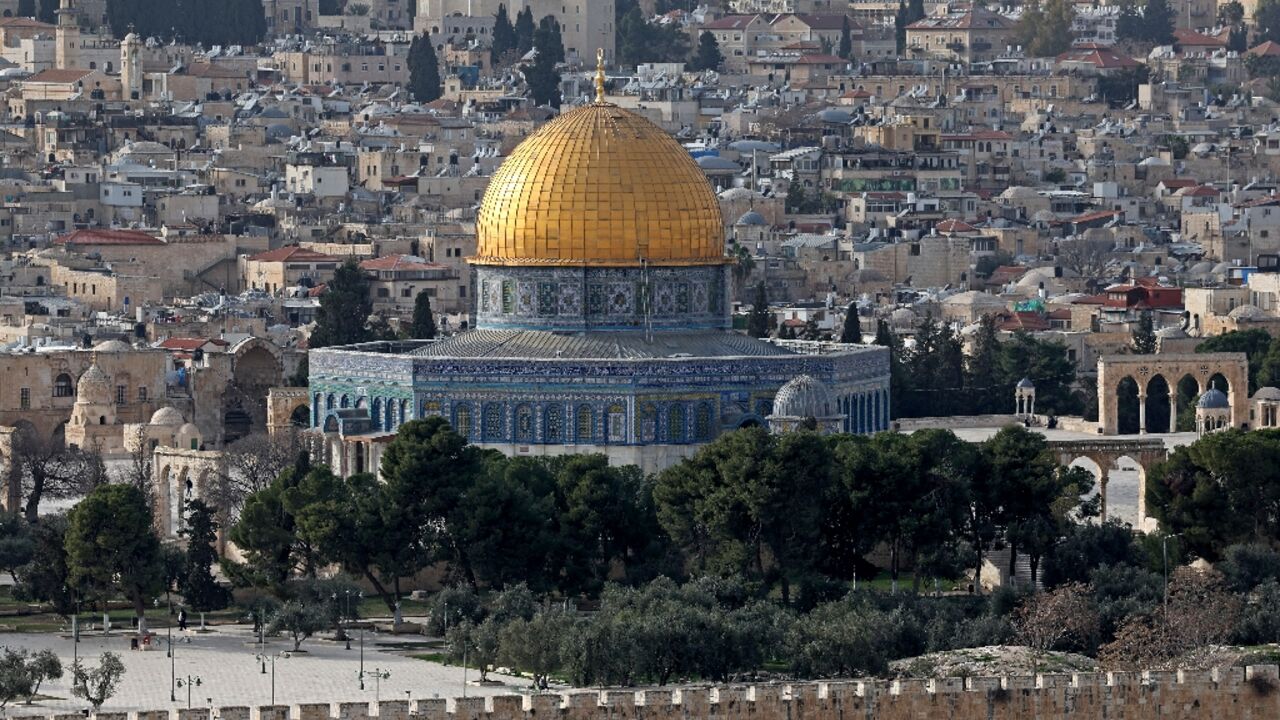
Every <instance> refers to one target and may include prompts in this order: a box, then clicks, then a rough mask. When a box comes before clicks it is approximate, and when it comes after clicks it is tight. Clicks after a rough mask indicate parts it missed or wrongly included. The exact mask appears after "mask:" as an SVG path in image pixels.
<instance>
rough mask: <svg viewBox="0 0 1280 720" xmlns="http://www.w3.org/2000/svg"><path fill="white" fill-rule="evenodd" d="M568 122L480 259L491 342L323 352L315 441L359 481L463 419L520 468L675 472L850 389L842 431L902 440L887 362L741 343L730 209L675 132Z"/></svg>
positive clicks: (865, 355) (481, 247) (876, 355)
mask: <svg viewBox="0 0 1280 720" xmlns="http://www.w3.org/2000/svg"><path fill="white" fill-rule="evenodd" d="M600 74H601V77H600V78H599V79H598V83H599V87H600V88H601V92H600V93H599V94H598V96H597V101H596V102H595V103H594V104H591V105H587V106H585V107H580V108H577V109H574V110H572V111H569V112H566V113H564V114H563V115H561V116H560V117H559V118H557V119H556V120H554V121H553V122H551V123H549V124H547V125H546V126H544V127H543V128H542V129H541V130H540V131H538V132H537V133H535V134H534V135H533V136H532V137H530V138H529V139H527V140H526V141H524V142H523V143H522V144H521V145H520V146H519V147H518V148H517V149H516V150H515V152H514V153H512V154H511V155H510V156H509V157H508V158H507V160H506V162H505V163H504V164H503V165H502V166H501V168H500V169H499V171H498V173H497V174H496V175H495V176H494V179H493V182H492V183H491V184H490V189H489V191H488V192H487V193H486V195H485V198H484V201H483V203H482V204H481V207H480V214H479V221H478V223H477V234H478V246H477V250H476V255H475V256H474V257H472V258H470V264H471V268H472V272H473V273H474V274H475V278H476V280H475V286H476V287H477V288H478V292H477V293H475V295H476V297H475V298H473V299H472V302H473V312H472V317H473V318H474V319H475V322H476V328H475V329H474V330H470V331H468V332H464V333H461V334H459V335H456V336H453V337H451V338H449V339H446V340H442V341H439V342H430V343H388V342H382V343H370V344H366V345H358V346H350V347H335V348H325V349H321V350H315V351H313V352H312V353H311V357H310V372H311V375H310V392H311V400H312V404H311V415H312V417H311V424H312V428H313V429H314V432H315V433H316V434H318V435H320V436H322V437H323V439H324V441H325V448H326V453H327V458H326V459H327V461H328V462H330V463H331V464H332V465H333V467H334V468H335V470H336V471H337V472H339V473H342V474H350V473H353V472H361V471H367V470H369V469H371V468H373V467H376V461H377V457H378V455H379V453H380V450H381V447H382V445H383V443H384V442H385V441H386V439H387V438H388V437H389V436H390V434H391V433H393V432H394V431H395V429H396V428H397V427H398V426H399V425H400V424H401V423H403V422H405V421H407V420H411V419H414V418H421V417H427V416H433V415H434V416H442V417H445V418H447V419H448V420H449V421H450V422H451V423H452V425H453V427H454V428H455V429H456V430H457V431H458V432H460V433H461V434H463V435H464V436H466V437H467V438H468V439H470V440H471V441H472V442H474V443H476V444H478V445H480V446H482V447H490V448H494V449H498V450H500V451H502V452H504V453H507V454H511V455H557V454H565V453H583V452H592V453H603V454H606V455H607V456H608V457H609V458H610V461H611V462H614V463H619V464H635V465H639V466H641V467H642V468H645V469H646V470H650V471H652V470H657V469H660V468H663V467H666V466H668V465H670V464H672V463H674V462H677V461H678V460H680V459H682V458H684V457H687V456H689V455H690V454H692V453H693V452H694V451H696V450H697V448H698V447H699V446H701V445H703V444H705V443H708V442H710V441H711V440H713V439H714V438H715V437H716V436H718V435H719V434H720V433H722V432H725V431H727V430H732V429H734V428H738V427H744V426H749V425H764V424H765V423H766V418H768V417H769V416H770V415H772V414H773V401H774V397H775V395H777V394H778V392H779V389H780V388H782V386H784V385H785V384H786V383H787V382H788V381H790V380H792V379H794V378H795V377H797V376H799V375H809V376H812V377H813V378H815V379H816V380H819V381H821V382H822V383H824V384H825V385H826V386H827V387H829V388H830V389H831V395H832V398H833V400H832V406H831V408H832V412H831V414H830V415H827V414H826V413H825V412H824V415H823V417H824V418H828V417H830V418H838V421H837V420H832V422H836V424H838V425H839V427H840V429H842V430H845V431H849V432H870V431H875V430H882V429H885V428H887V427H888V419H889V403H888V385H889V368H888V352H887V351H886V350H885V349H884V348H878V347H862V346H851V345H839V344H821V343H799V344H793V345H787V346H783V345H780V344H774V343H769V342H764V341H761V340H756V339H753V338H749V337H746V336H743V335H740V334H737V333H734V332H732V331H731V330H730V327H731V323H730V309H731V308H730V302H729V293H730V289H731V285H732V281H731V265H732V263H733V260H732V259H731V258H728V257H726V256H725V249H724V246H725V244H724V227H723V221H722V219H721V215H720V208H719V204H718V203H717V199H716V196H715V194H714V192H713V190H712V187H711V185H710V183H709V182H708V181H707V179H706V177H705V176H704V175H703V174H702V172H701V171H700V170H699V168H698V165H697V163H695V162H694V161H693V159H692V158H691V157H690V156H689V154H688V153H687V152H686V151H685V150H684V149H683V148H682V147H681V146H680V145H679V144H678V143H677V142H676V141H675V140H674V139H673V138H672V137H671V136H669V135H667V134H666V133H665V132H663V131H662V130H661V129H660V128H658V127H657V126H656V125H653V124H652V123H651V122H649V121H647V120H645V119H643V118H641V117H640V116H638V115H635V114H633V113H630V112H628V111H625V110H622V109H621V108H618V107H616V106H614V105H611V104H608V103H605V102H603V92H602V88H603V71H601V73H600Z"/></svg>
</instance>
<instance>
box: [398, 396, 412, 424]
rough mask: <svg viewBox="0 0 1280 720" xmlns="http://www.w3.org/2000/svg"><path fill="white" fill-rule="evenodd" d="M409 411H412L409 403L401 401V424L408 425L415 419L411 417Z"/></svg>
mask: <svg viewBox="0 0 1280 720" xmlns="http://www.w3.org/2000/svg"><path fill="white" fill-rule="evenodd" d="M409 411H410V407H409V401H408V400H401V401H400V422H402V423H406V422H409V421H410V420H412V419H413V418H412V417H410V415H411V413H410V412H409Z"/></svg>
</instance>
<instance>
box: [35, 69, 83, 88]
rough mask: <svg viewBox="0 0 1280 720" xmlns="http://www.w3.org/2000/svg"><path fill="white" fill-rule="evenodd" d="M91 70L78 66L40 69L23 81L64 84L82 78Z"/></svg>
mask: <svg viewBox="0 0 1280 720" xmlns="http://www.w3.org/2000/svg"><path fill="white" fill-rule="evenodd" d="M91 72H93V71H92V70H83V69H80V68H65V69H56V68H51V69H49V70H41V71H40V72H38V73H36V74H35V75H32V76H31V77H29V78H27V79H26V80H23V81H22V82H24V83H54V84H58V85H65V84H69V83H73V82H76V81H77V80H81V79H83V78H84V77H85V76H86V75H88V74H89V73H91Z"/></svg>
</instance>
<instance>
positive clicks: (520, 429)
mask: <svg viewBox="0 0 1280 720" xmlns="http://www.w3.org/2000/svg"><path fill="white" fill-rule="evenodd" d="M516 442H533V408H531V407H529V406H528V405H521V406H520V407H518V408H516Z"/></svg>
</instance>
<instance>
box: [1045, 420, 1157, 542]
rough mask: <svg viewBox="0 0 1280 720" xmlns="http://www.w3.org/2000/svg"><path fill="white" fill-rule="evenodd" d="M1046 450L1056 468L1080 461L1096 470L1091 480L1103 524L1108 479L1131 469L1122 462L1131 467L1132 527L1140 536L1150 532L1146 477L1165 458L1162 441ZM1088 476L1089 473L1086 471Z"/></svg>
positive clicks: (1066, 443)
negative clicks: (1134, 483)
mask: <svg viewBox="0 0 1280 720" xmlns="http://www.w3.org/2000/svg"><path fill="white" fill-rule="evenodd" d="M1049 447H1050V449H1051V450H1052V451H1053V453H1054V456H1055V458H1056V459H1057V461H1058V464H1059V465H1071V464H1073V463H1075V462H1076V461H1078V460H1080V459H1082V458H1084V459H1088V460H1089V462H1091V463H1092V464H1093V465H1094V466H1095V467H1097V468H1098V470H1099V471H1100V473H1101V477H1098V476H1097V475H1095V478H1096V480H1097V482H1098V494H1099V495H1101V496H1102V519H1103V520H1104V521H1105V520H1106V519H1107V518H1108V516H1109V510H1110V508H1108V493H1107V490H1108V485H1110V482H1111V475H1112V473H1113V472H1115V471H1116V470H1125V469H1126V468H1128V467H1131V466H1129V465H1127V464H1122V463H1121V461H1122V460H1128V461H1130V462H1131V463H1133V465H1134V466H1136V470H1137V473H1138V482H1137V488H1136V489H1137V503H1136V505H1137V507H1136V514H1135V516H1134V520H1135V521H1134V523H1133V527H1134V529H1135V530H1141V531H1144V532H1146V531H1149V530H1151V529H1153V528H1152V527H1151V522H1150V520H1149V518H1148V517H1147V473H1148V472H1150V470H1151V468H1153V467H1155V465H1156V464H1157V463H1160V462H1162V461H1164V459H1165V458H1166V457H1168V455H1169V451H1168V448H1166V447H1165V444H1164V441H1163V440H1159V439H1156V438H1126V439H1118V438H1117V439H1111V438H1097V439H1090V440H1050V441H1049ZM1090 472H1093V471H1092V470H1090Z"/></svg>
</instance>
